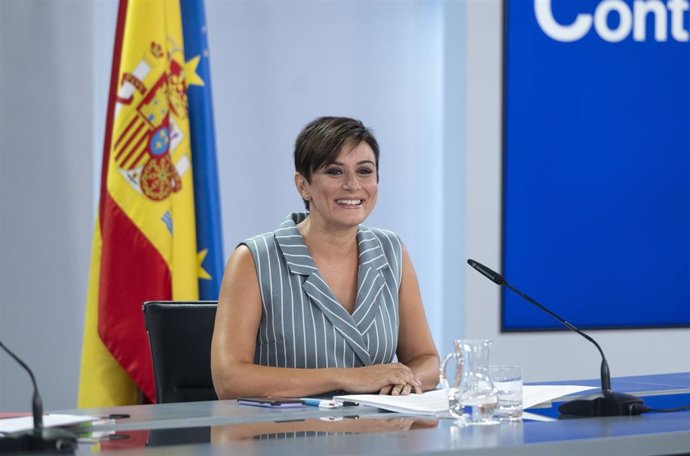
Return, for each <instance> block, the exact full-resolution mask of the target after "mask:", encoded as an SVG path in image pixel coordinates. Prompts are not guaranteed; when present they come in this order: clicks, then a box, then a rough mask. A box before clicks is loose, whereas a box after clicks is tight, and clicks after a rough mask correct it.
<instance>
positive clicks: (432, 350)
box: [381, 246, 439, 395]
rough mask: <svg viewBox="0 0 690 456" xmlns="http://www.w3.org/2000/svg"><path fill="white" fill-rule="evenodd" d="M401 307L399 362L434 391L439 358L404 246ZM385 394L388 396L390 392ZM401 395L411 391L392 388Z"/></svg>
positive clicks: (413, 271)
mask: <svg viewBox="0 0 690 456" xmlns="http://www.w3.org/2000/svg"><path fill="white" fill-rule="evenodd" d="M399 308H400V332H399V334H398V351H397V355H398V361H400V362H401V363H403V364H404V365H406V366H408V367H409V368H410V369H412V371H413V372H414V373H415V375H416V376H417V378H419V379H420V380H421V382H422V385H421V390H422V391H428V390H432V389H434V388H435V387H436V385H437V384H438V381H439V357H438V352H437V351H436V346H435V345H434V340H433V338H432V337H431V331H430V330H429V325H428V323H427V320H426V315H425V314H424V305H423V303H422V296H421V294H420V292H419V283H418V282H417V274H416V273H415V270H414V266H413V265H412V260H411V259H410V255H409V254H408V253H407V249H406V248H405V246H403V261H402V280H401V284H400V292H399ZM413 391H414V390H413ZM381 392H382V393H384V394H386V393H387V392H388V391H385V390H382V391H381ZM401 392H402V393H403V394H405V393H406V392H407V391H403V389H402V388H401V387H400V385H395V386H392V387H391V390H390V394H393V395H397V394H400V393H401ZM417 392H419V391H417Z"/></svg>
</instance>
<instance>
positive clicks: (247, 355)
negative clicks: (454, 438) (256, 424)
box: [211, 117, 439, 399]
mask: <svg viewBox="0 0 690 456" xmlns="http://www.w3.org/2000/svg"><path fill="white" fill-rule="evenodd" d="M378 158H379V148H378V144H377V142H376V139H375V138H374V136H373V135H372V133H371V132H370V131H369V130H368V129H367V128H366V127H364V125H362V123H361V122H359V121H357V120H354V119H349V118H342V117H322V118H319V119H316V120H314V121H313V122H311V123H310V124H309V125H307V126H306V127H305V128H304V129H303V130H302V132H301V133H300V134H299V136H298V137H297V141H296V143H295V152H294V159H295V170H296V173H295V185H296V187H297V191H298V192H299V194H300V196H301V197H302V199H303V200H304V203H305V205H306V208H307V210H308V213H306V214H304V213H295V214H291V215H290V216H289V217H288V218H287V219H286V220H285V221H284V222H283V223H282V224H281V225H280V227H279V228H278V229H277V230H276V231H274V232H272V233H268V234H264V235H259V236H256V237H253V238H251V239H248V240H247V241H245V242H244V243H242V244H241V245H240V246H239V247H237V249H236V250H235V251H234V252H233V254H232V255H231V257H230V260H229V261H228V265H227V268H226V271H225V276H224V277H223V282H222V284H221V290H220V297H219V299H218V310H217V314H216V322H215V329H214V334H213V342H212V347H211V368H212V369H211V370H212V374H213V383H214V387H215V389H216V393H217V394H218V397H219V398H220V399H229V398H236V397H239V396H287V397H301V396H309V395H317V394H322V393H325V392H329V391H334V390H344V391H346V392H349V393H372V392H378V393H380V394H392V395H406V394H410V393H411V392H415V393H420V392H422V391H426V390H429V389H433V388H434V387H435V386H436V384H437V382H438V369H439V359H438V353H437V351H436V348H435V347H434V343H433V340H432V338H431V333H430V331H429V327H428V325H427V321H426V317H425V315H424V308H423V305H422V299H421V296H420V293H419V285H418V283H417V277H416V274H415V271H414V268H413V266H412V262H411V261H410V258H409V255H408V253H407V250H406V249H405V248H404V246H403V245H402V243H401V241H400V240H399V238H398V237H397V236H396V235H395V234H393V233H391V232H390V231H386V230H380V229H375V228H368V227H366V226H363V225H361V223H362V222H364V220H365V219H366V218H367V216H368V215H369V214H370V213H371V211H372V209H373V208H374V205H375V204H376V196H377V192H378ZM395 355H397V359H398V362H396V363H393V360H394V356H395Z"/></svg>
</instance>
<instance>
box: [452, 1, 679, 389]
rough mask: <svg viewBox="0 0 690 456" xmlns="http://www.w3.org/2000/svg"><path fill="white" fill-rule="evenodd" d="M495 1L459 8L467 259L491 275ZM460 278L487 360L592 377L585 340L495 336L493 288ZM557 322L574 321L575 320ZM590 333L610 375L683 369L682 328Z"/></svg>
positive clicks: (497, 175) (496, 262) (497, 115)
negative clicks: (463, 41)
mask: <svg viewBox="0 0 690 456" xmlns="http://www.w3.org/2000/svg"><path fill="white" fill-rule="evenodd" d="M501 4H502V2H501V1H500V0H469V1H468V4H467V34H468V35H467V40H468V49H467V69H468V73H467V88H466V91H467V105H466V109H467V113H466V118H467V127H466V131H467V161H466V176H465V177H466V181H465V182H466V194H467V200H466V215H465V220H466V230H467V235H466V238H465V240H466V241H465V244H466V251H467V257H469V258H474V259H476V260H478V261H480V262H482V263H485V264H486V265H487V266H490V267H491V266H494V267H495V268H496V269H499V270H500V268H499V266H500V261H501V252H500V246H501V231H500V222H501V157H502V153H501V90H502V88H501V78H502V73H501V71H502V69H501V67H502V62H501V59H502V42H501V39H502V38H501V27H502V25H501V20H502V19H501V14H502V10H501ZM507 279H510V278H508V277H507ZM465 281H466V290H465V307H466V314H465V318H466V320H465V325H466V329H465V336H466V337H472V338H475V337H482V338H484V337H487V338H490V339H493V340H494V350H493V360H494V361H495V362H498V363H513V364H520V365H522V366H523V367H524V373H525V378H526V379H527V380H559V379H576V378H598V376H599V363H600V360H601V358H600V357H599V353H598V352H597V350H596V348H595V347H594V346H593V345H591V344H590V343H589V342H587V341H586V340H584V339H583V338H581V337H580V336H578V335H577V334H575V333H572V332H570V331H568V332H565V331H564V332H556V333H553V332H545V333H530V334H521V333H510V334H501V333H500V330H499V316H500V299H499V289H498V287H497V286H496V285H494V284H493V283H491V282H490V281H488V280H487V279H485V278H484V277H482V276H481V275H479V274H478V273H477V272H475V271H474V270H472V269H470V268H469V267H468V268H466V269H465ZM525 291H527V292H528V294H529V290H525ZM542 304H546V305H547V306H548V303H542ZM524 305H526V306H529V305H531V304H529V303H527V302H525V304H524ZM564 317H565V318H567V319H569V321H571V322H572V323H575V324H577V315H570V316H566V315H564ZM590 335H591V336H593V337H594V338H595V339H596V340H597V341H598V342H599V344H600V345H601V347H602V349H603V350H604V353H605V354H606V358H607V359H608V362H609V366H610V368H611V374H612V375H613V376H623V375H638V374H647V373H662V372H687V371H690V331H688V329H687V328H685V329H664V330H619V331H591V332H590Z"/></svg>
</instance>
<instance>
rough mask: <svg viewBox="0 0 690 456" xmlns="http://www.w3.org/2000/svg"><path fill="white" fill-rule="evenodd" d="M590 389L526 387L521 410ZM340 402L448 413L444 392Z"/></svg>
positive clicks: (373, 396) (347, 397)
mask: <svg viewBox="0 0 690 456" xmlns="http://www.w3.org/2000/svg"><path fill="white" fill-rule="evenodd" d="M589 389H593V387H591V386H580V385H525V386H524V387H523V389H522V404H523V408H525V409H527V408H530V407H534V406H535V405H539V404H543V403H545V402H551V401H553V400H554V399H558V398H561V397H563V396H568V395H571V394H575V393H579V392H581V391H586V390H589ZM333 399H336V400H341V401H355V402H359V403H360V404H362V405H369V406H372V407H378V408H380V409H383V410H389V411H391V412H399V413H416V414H419V415H439V414H444V413H446V412H447V411H448V397H447V396H446V392H445V391H443V390H434V391H428V392H426V393H422V394H410V395H409V396H383V395H379V394H349V395H345V396H335V397H334V398H333Z"/></svg>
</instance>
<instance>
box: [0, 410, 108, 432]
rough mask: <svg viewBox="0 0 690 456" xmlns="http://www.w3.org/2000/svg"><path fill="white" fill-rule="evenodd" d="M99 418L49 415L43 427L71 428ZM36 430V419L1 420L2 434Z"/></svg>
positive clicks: (45, 416)
mask: <svg viewBox="0 0 690 456" xmlns="http://www.w3.org/2000/svg"><path fill="white" fill-rule="evenodd" d="M98 419H99V418H97V417H95V416H89V415H63V414H59V413H56V414H48V415H43V426H44V427H54V426H69V425H71V424H78V423H86V422H91V421H96V420H98ZM33 428H34V419H33V417H31V416H21V417H18V418H3V419H0V434H7V433H9V432H19V431H28V430H29V429H33Z"/></svg>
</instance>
